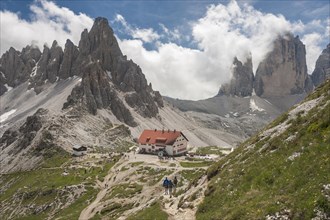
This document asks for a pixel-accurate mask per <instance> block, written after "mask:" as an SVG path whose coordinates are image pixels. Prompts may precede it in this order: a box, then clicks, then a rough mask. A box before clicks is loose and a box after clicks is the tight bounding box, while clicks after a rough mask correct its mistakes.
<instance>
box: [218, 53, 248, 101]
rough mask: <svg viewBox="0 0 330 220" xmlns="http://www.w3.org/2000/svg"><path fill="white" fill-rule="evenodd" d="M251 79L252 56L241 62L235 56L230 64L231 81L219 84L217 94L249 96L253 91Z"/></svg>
mask: <svg viewBox="0 0 330 220" xmlns="http://www.w3.org/2000/svg"><path fill="white" fill-rule="evenodd" d="M253 81H254V75H253V69H252V58H251V57H250V58H248V59H247V60H246V62H245V63H244V64H243V63H242V62H241V61H239V60H238V59H237V57H235V58H234V62H233V66H232V78H231V81H230V82H229V83H227V84H224V85H222V86H221V88H220V90H219V93H218V95H220V96H221V95H234V96H239V97H245V96H251V95H252V92H253Z"/></svg>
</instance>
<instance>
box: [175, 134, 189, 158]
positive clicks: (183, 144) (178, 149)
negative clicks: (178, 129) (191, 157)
mask: <svg viewBox="0 0 330 220" xmlns="http://www.w3.org/2000/svg"><path fill="white" fill-rule="evenodd" d="M187 145H188V141H187V140H186V139H185V138H184V137H183V136H182V135H180V136H179V137H178V138H177V139H176V140H175V142H174V144H173V151H174V155H178V154H183V153H185V152H187Z"/></svg>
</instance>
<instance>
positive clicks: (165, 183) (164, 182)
mask: <svg viewBox="0 0 330 220" xmlns="http://www.w3.org/2000/svg"><path fill="white" fill-rule="evenodd" d="M168 186H169V180H168V179H167V177H165V180H164V181H163V187H164V189H165V195H167V194H168Z"/></svg>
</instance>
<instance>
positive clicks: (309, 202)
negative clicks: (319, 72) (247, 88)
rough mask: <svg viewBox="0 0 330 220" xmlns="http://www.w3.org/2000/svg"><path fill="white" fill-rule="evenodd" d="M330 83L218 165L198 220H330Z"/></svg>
mask: <svg viewBox="0 0 330 220" xmlns="http://www.w3.org/2000/svg"><path fill="white" fill-rule="evenodd" d="M329 91H330V81H329V80H328V81H326V82H325V83H324V84H323V85H322V86H321V87H319V88H317V89H316V90H315V91H314V92H313V93H312V94H310V95H309V96H308V97H307V98H306V99H305V100H304V101H303V102H301V103H299V104H298V105H295V106H294V107H293V108H292V109H291V110H290V111H288V112H286V113H284V114H283V115H281V116H280V117H279V118H277V119H276V120H275V121H273V122H272V123H271V124H270V125H268V126H267V127H266V128H265V129H264V130H262V131H261V132H259V133H258V134H257V135H255V136H254V137H252V138H250V139H248V140H247V141H246V142H244V143H243V144H242V145H241V146H240V147H238V148H237V149H235V150H234V151H233V153H231V154H230V155H228V156H227V157H225V158H223V159H221V160H219V161H218V162H216V163H215V164H214V165H212V166H211V167H210V168H209V169H208V171H207V173H208V179H209V182H208V187H207V189H206V191H205V198H204V200H203V202H202V204H201V205H200V206H199V207H198V211H197V215H196V217H197V219H329V218H330V200H329V198H330V182H329V180H330V173H329V170H330V163H329V152H330V144H329V143H330V117H329V112H330V102H329V100H330V93H329Z"/></svg>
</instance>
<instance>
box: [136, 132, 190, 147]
mask: <svg viewBox="0 0 330 220" xmlns="http://www.w3.org/2000/svg"><path fill="white" fill-rule="evenodd" d="M180 135H182V136H183V137H184V138H185V139H186V140H187V141H188V139H187V138H186V137H185V136H184V135H183V134H182V132H181V131H175V130H174V131H169V130H144V131H143V132H142V134H141V136H140V138H139V143H140V144H166V145H172V144H173V143H174V142H175V140H176V139H177V138H178V137H179V136H180Z"/></svg>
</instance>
